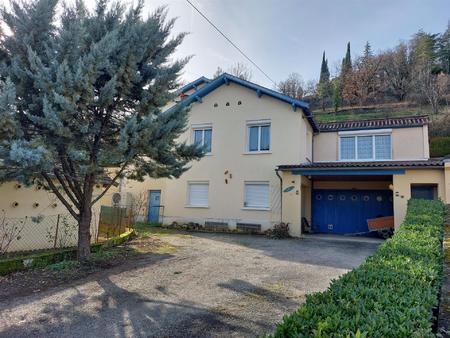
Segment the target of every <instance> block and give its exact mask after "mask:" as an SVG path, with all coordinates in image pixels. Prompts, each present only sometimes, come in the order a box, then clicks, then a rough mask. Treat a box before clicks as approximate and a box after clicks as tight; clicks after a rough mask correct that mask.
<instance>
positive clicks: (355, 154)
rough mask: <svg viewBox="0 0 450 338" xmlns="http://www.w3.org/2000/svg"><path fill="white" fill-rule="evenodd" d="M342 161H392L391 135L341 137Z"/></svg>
mask: <svg viewBox="0 0 450 338" xmlns="http://www.w3.org/2000/svg"><path fill="white" fill-rule="evenodd" d="M340 159H341V160H390V159H391V135H361V136H356V135H355V136H341V137H340Z"/></svg>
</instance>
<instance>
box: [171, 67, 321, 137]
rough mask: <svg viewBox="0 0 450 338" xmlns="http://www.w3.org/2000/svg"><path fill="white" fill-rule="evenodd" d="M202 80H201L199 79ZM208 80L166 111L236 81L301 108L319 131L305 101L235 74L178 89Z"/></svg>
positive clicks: (257, 91) (189, 102)
mask: <svg viewBox="0 0 450 338" xmlns="http://www.w3.org/2000/svg"><path fill="white" fill-rule="evenodd" d="M200 80H202V81H200ZM205 80H206V81H208V82H209V83H208V84H206V85H205V86H203V87H202V88H200V89H199V90H197V91H196V92H195V95H189V96H188V97H186V98H185V99H184V100H183V101H181V102H179V103H178V104H177V105H175V106H173V107H172V108H170V109H169V110H168V111H170V110H173V109H177V108H179V107H186V106H188V105H190V104H191V103H193V102H195V101H198V98H202V97H204V96H206V95H208V94H209V93H211V92H212V91H213V90H215V89H217V88H218V87H220V86H221V85H223V84H228V83H230V82H233V83H236V84H238V85H241V86H243V87H246V88H248V89H252V90H254V91H256V93H257V95H258V96H262V95H267V96H270V97H273V98H275V99H278V100H281V101H284V102H286V103H288V104H290V105H291V106H292V109H293V110H295V109H296V108H301V109H302V111H303V114H304V116H305V118H306V119H307V120H308V122H309V124H310V125H311V127H312V128H313V130H314V131H315V132H319V128H318V126H317V123H316V121H315V120H314V117H313V115H312V113H311V111H310V110H309V105H308V104H307V103H306V102H303V101H300V100H296V99H294V98H292V97H290V96H287V95H284V94H281V93H279V92H277V91H275V90H272V89H269V88H266V87H263V86H260V85H257V84H256V83H253V82H250V81H246V80H242V79H240V78H238V77H236V76H233V75H231V74H228V73H223V74H222V75H220V76H219V77H218V78H216V79H214V80H208V79H206V78H205V77H201V78H199V79H197V80H195V81H194V82H192V83H190V84H188V85H186V86H184V87H183V88H181V89H180V91H181V92H182V90H184V91H186V90H189V89H192V88H196V86H198V84H201V83H203V82H206V81H205ZM198 81H199V82H198ZM196 82H198V83H197V84H195V83H196ZM188 86H190V87H189V88H188V89H184V88H186V87H188Z"/></svg>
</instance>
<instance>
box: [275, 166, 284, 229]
mask: <svg viewBox="0 0 450 338" xmlns="http://www.w3.org/2000/svg"><path fill="white" fill-rule="evenodd" d="M279 171H280V169H278V168H276V169H275V174H276V175H277V176H278V178H279V179H280V223H281V222H283V178H282V177H281V176H280V173H279Z"/></svg>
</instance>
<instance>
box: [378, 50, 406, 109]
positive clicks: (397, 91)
mask: <svg viewBox="0 0 450 338" xmlns="http://www.w3.org/2000/svg"><path fill="white" fill-rule="evenodd" d="M381 69H382V73H383V81H384V82H385V87H386V91H387V92H388V94H391V95H392V96H394V97H395V98H396V99H397V100H399V101H404V100H405V98H406V96H407V94H408V93H409V92H410V90H411V66H410V63H409V60H408V47H407V46H406V44H404V43H401V44H399V45H398V46H397V47H396V48H395V49H393V50H388V51H386V52H384V53H383V54H382V63H381Z"/></svg>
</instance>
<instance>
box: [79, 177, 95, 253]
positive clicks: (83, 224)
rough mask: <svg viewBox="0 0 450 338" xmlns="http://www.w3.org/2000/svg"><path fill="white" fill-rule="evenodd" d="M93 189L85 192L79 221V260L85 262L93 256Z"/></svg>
mask: <svg viewBox="0 0 450 338" xmlns="http://www.w3.org/2000/svg"><path fill="white" fill-rule="evenodd" d="M92 188H93V185H92V186H91V187H89V188H88V189H87V191H86V192H85V195H84V196H83V197H84V201H82V205H81V208H80V218H79V220H78V252H77V256H78V260H79V261H85V260H87V259H88V258H89V256H90V255H91V220H92V209H91V201H92Z"/></svg>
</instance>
